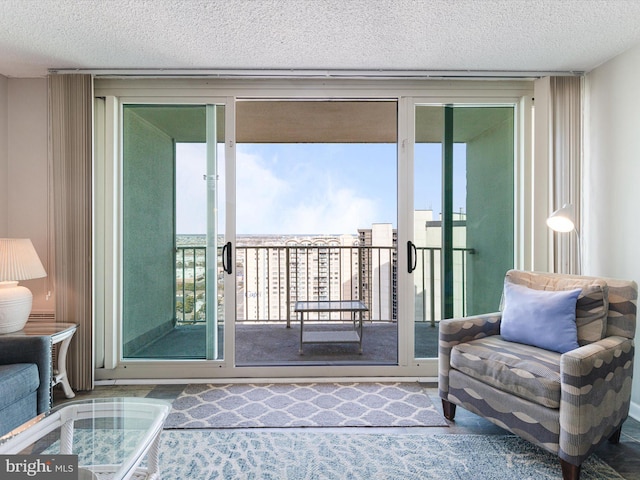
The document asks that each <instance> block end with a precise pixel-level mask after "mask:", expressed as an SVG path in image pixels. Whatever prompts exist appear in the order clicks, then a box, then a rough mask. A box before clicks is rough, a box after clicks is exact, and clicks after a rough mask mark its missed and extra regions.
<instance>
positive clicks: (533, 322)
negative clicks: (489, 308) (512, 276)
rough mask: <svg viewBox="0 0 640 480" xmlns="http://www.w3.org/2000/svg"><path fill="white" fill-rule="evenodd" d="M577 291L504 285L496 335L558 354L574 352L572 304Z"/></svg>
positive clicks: (576, 341) (575, 340)
mask: <svg viewBox="0 0 640 480" xmlns="http://www.w3.org/2000/svg"><path fill="white" fill-rule="evenodd" d="M581 291H582V289H580V288H578V289H575V290H560V291H548V290H534V289H531V288H527V287H524V286H522V285H515V284H512V283H505V285H504V309H503V312H502V320H501V322H500V335H502V337H503V338H504V339H505V340H508V341H510V342H518V343H526V344H527V345H533V346H535V347H540V348H544V349H546V350H553V351H554V352H559V353H565V352H568V351H569V350H573V349H575V348H578V346H579V345H578V330H577V327H576V302H577V300H578V296H580V292H581Z"/></svg>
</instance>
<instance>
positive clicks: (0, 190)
mask: <svg viewBox="0 0 640 480" xmlns="http://www.w3.org/2000/svg"><path fill="white" fill-rule="evenodd" d="M8 101H9V80H8V79H7V77H4V76H2V75H0V237H6V236H7V235H8V234H7V229H8V224H7V203H8V201H7V185H8V183H7V167H8V152H9V145H8V144H7V134H8V131H7V129H8V124H7V120H8V115H9V112H8Z"/></svg>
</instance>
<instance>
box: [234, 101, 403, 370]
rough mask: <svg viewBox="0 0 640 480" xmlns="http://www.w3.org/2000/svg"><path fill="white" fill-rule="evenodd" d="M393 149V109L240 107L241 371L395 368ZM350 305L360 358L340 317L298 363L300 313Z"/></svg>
mask: <svg viewBox="0 0 640 480" xmlns="http://www.w3.org/2000/svg"><path fill="white" fill-rule="evenodd" d="M396 138H397V102H395V101H389V100H386V101H374V100H370V101H363V100H360V101H345V100H332V101H328V100H317V101H297V100H269V101H259V100H246V101H239V102H237V103H236V146H237V151H236V171H237V176H236V195H235V204H236V225H237V229H236V241H235V254H236V255H235V258H236V264H235V267H236V270H237V272H236V279H237V283H236V306H237V310H236V311H237V315H236V319H235V361H236V364H237V365H239V366H274V365H277V366H287V365H301V364H307V365H309V364H313V365H328V364H331V365H337V364H343V365H349V364H362V365H364V364H377V365H397V363H398V329H397V325H398V324H397V320H398V317H397V291H396V283H397V282H396V275H397V209H398V207H397V182H398V175H397V143H396ZM352 300H360V301H362V302H363V303H364V305H365V306H366V308H367V312H366V313H365V314H364V320H365V326H364V328H363V336H362V341H363V351H362V353H361V352H359V349H358V346H357V345H354V344H348V343H341V342H340V341H339V339H340V338H344V337H345V336H346V335H347V334H350V332H349V330H353V322H352V320H351V317H350V315H349V314H348V313H344V312H335V313H332V314H326V313H323V314H311V315H310V317H309V318H308V319H306V320H308V323H307V325H309V326H308V327H305V328H306V329H309V330H311V331H313V332H314V333H319V334H321V335H324V338H334V337H335V338H336V340H335V341H327V342H326V343H318V344H309V345H305V349H304V351H305V352H304V355H301V354H300V353H299V351H300V339H301V333H300V318H299V316H298V314H297V313H296V312H295V304H296V302H297V301H314V302H316V301H321V302H322V301H325V302H328V301H333V302H339V301H352ZM305 331H306V330H305ZM351 333H352V332H351Z"/></svg>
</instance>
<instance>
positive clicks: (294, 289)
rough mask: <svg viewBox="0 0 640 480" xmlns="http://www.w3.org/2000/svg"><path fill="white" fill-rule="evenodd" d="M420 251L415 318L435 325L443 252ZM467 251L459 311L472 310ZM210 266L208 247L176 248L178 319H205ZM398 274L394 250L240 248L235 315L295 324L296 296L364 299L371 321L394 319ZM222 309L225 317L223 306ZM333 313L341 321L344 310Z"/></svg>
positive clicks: (460, 269)
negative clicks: (468, 307) (468, 303)
mask: <svg viewBox="0 0 640 480" xmlns="http://www.w3.org/2000/svg"><path fill="white" fill-rule="evenodd" d="M417 250H418V258H417V264H416V269H415V271H414V276H413V278H414V286H413V288H414V295H415V302H414V303H415V320H416V321H417V322H431V323H432V324H435V322H436V321H437V320H439V319H440V290H441V289H440V255H441V249H440V248H438V247H418V249H417ZM469 253H472V250H471V249H467V248H456V249H454V278H455V285H454V306H455V310H456V311H455V313H456V315H464V314H466V276H467V261H466V260H467V259H466V255H467V254H469ZM220 258H221V252H220V251H219V252H218V279H219V280H221V279H222V277H223V273H222V265H221V262H220ZM206 271H207V266H206V249H205V247H197V246H196V247H194V246H189V247H178V248H177V251H176V320H177V323H179V324H189V323H201V322H204V321H205V308H206V305H207V298H206V282H207V278H206V275H205V272H206ZM397 272H398V262H397V251H396V249H395V248H394V247H374V246H334V245H331V246H319V245H285V246H238V247H236V263H235V269H234V274H235V275H236V291H235V295H236V316H237V319H236V320H237V321H239V322H287V324H289V323H290V322H291V320H292V319H295V313H294V311H293V308H294V305H295V302H296V301H298V300H348V299H360V300H362V301H363V302H364V303H365V305H367V306H368V307H369V312H368V313H367V315H366V316H365V318H366V319H367V320H374V321H389V322H394V321H397V318H398V317H397V309H398V298H397V285H398V282H397V275H398V273H397ZM218 291H219V295H218V297H219V299H222V298H223V297H224V287H223V286H222V285H220V286H219V287H218ZM219 303H221V302H220V301H219ZM218 307H219V312H220V314H222V308H221V307H222V306H221V304H220V305H218ZM332 315H333V317H332V318H333V319H336V318H337V317H336V315H339V314H332ZM219 316H220V317H222V315H219ZM338 319H340V318H338ZM345 320H347V319H346V318H345Z"/></svg>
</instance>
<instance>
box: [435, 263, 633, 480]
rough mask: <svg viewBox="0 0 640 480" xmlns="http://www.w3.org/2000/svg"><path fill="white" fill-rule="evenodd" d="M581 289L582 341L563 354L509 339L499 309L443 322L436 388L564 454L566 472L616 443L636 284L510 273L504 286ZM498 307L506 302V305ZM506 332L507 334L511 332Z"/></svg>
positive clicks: (626, 390)
mask: <svg viewBox="0 0 640 480" xmlns="http://www.w3.org/2000/svg"><path fill="white" fill-rule="evenodd" d="M507 283H511V284H518V285H522V286H526V287H528V288H532V289H535V290H547V291H561V290H574V289H581V292H580V294H579V296H578V299H577V303H576V324H577V337H578V338H577V343H578V348H575V349H573V350H569V351H566V352H565V353H559V352H555V351H550V350H547V349H543V348H539V347H536V346H532V345H528V344H524V343H515V342H512V341H507V340H505V339H504V338H503V337H502V336H501V335H500V323H501V320H502V316H503V313H502V310H503V309H502V308H501V311H500V312H496V313H490V314H486V315H478V316H474V317H467V318H462V319H452V320H443V321H441V322H440V343H439V394H440V397H441V398H442V405H443V410H444V414H445V417H446V418H448V419H449V420H453V419H454V417H455V411H456V405H460V406H461V407H463V408H465V409H467V410H469V411H471V412H474V413H476V414H478V415H480V416H482V417H485V418H486V419H488V420H490V421H491V422H493V423H495V424H496V425H498V426H500V427H502V428H505V429H506V430H509V431H511V432H512V433H514V434H516V435H519V436H520V437H522V438H524V439H526V440H528V441H530V442H532V443H534V444H536V445H538V446H540V447H542V448H543V449H545V450H548V451H549V452H551V453H553V454H555V455H558V457H559V458H560V464H561V468H562V475H563V478H564V479H565V480H566V479H574V480H577V479H579V478H580V465H581V464H582V462H583V461H584V460H585V459H586V458H587V457H588V456H589V455H590V454H591V452H592V451H593V450H594V449H595V448H596V447H597V446H598V445H599V444H600V443H601V442H603V441H604V440H606V439H609V441H611V442H613V443H618V441H619V439H620V431H621V428H622V423H623V422H624V421H625V419H626V418H627V415H628V413H629V405H630V399H631V380H632V373H633V355H634V342H633V338H634V334H635V326H636V301H637V294H638V286H637V284H636V283H635V282H633V281H623V280H613V279H606V278H595V277H584V276H577V275H563V274H551V273H536V272H522V271H517V270H511V271H509V272H507V275H506V277H505V284H507ZM501 307H502V306H501ZM505 335H506V332H505Z"/></svg>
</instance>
